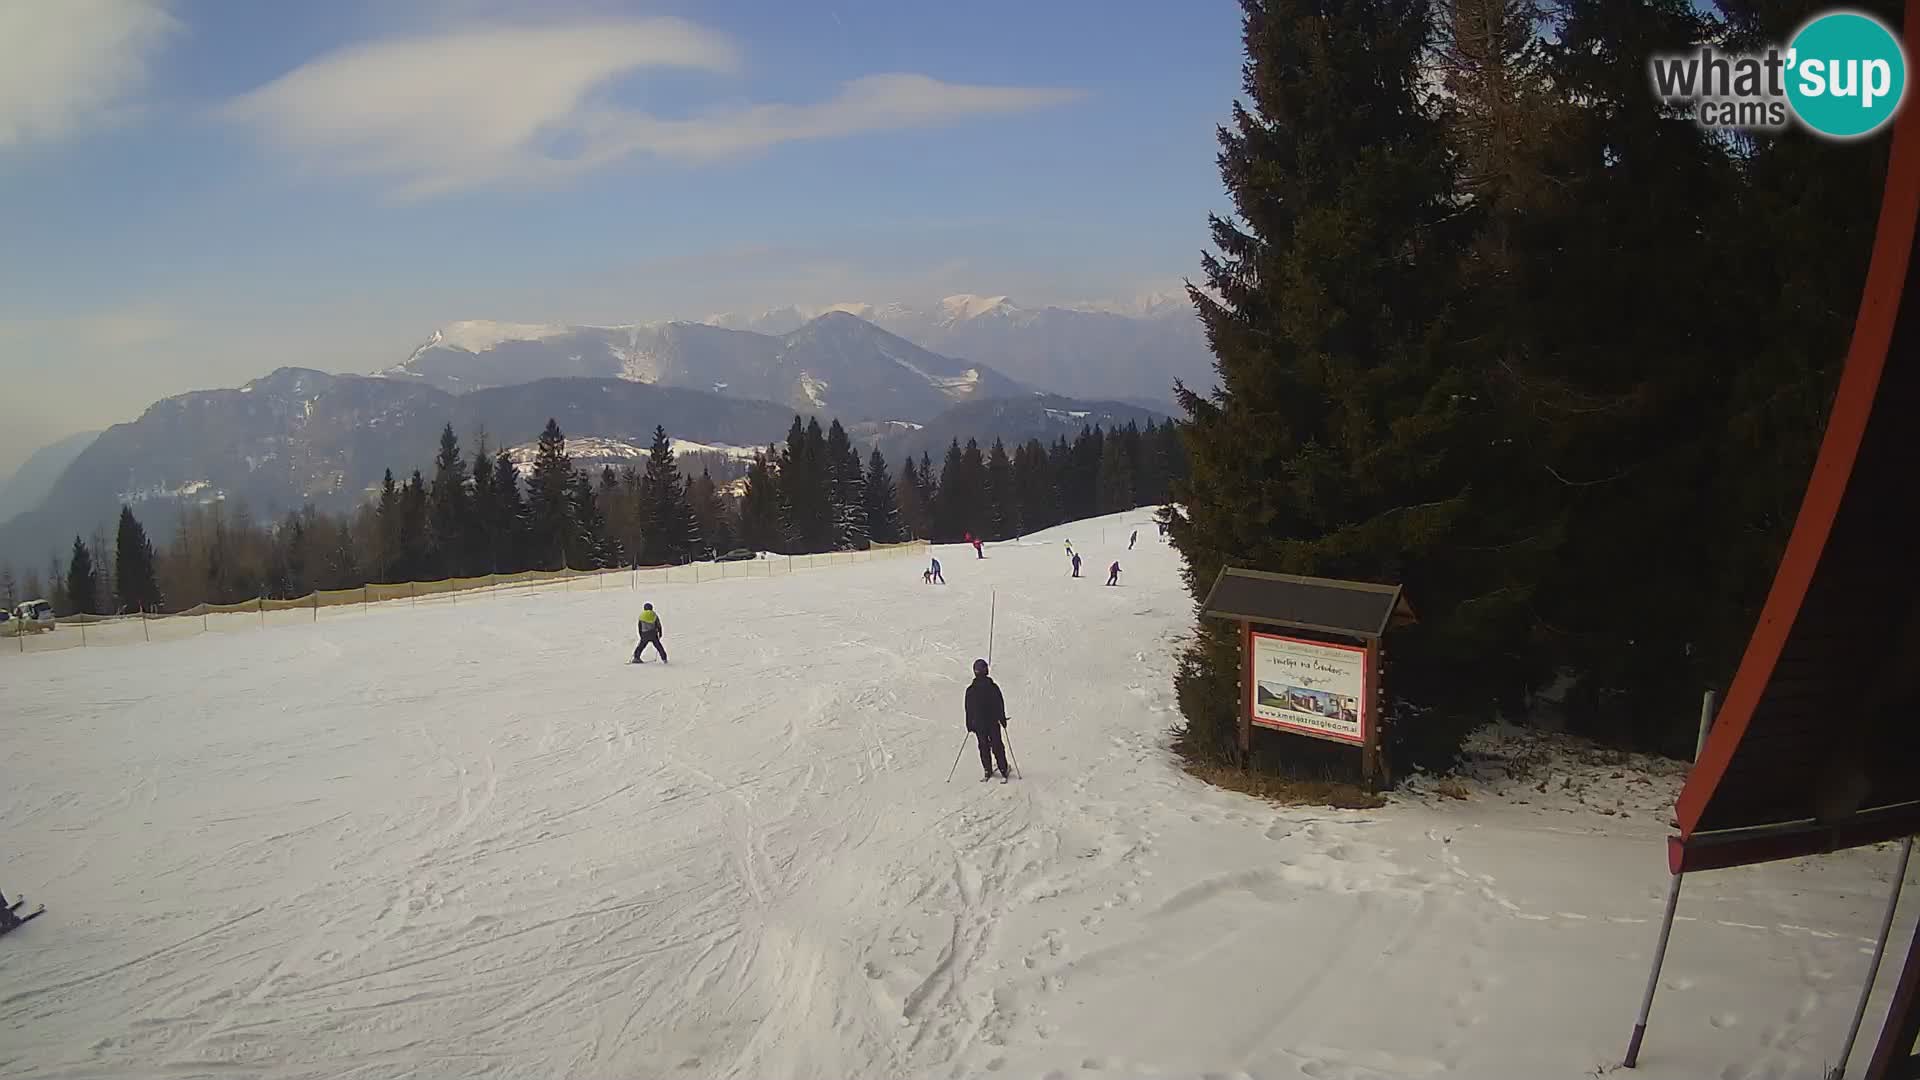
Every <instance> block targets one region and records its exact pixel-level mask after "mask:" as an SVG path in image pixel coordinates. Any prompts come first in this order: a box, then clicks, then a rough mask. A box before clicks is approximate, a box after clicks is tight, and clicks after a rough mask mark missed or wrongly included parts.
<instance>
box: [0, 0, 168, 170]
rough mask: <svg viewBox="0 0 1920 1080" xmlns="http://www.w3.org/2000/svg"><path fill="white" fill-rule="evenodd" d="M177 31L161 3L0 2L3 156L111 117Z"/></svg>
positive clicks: (129, 0) (0, 136)
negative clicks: (9, 150) (11, 148)
mask: <svg viewBox="0 0 1920 1080" xmlns="http://www.w3.org/2000/svg"><path fill="white" fill-rule="evenodd" d="M179 28H180V24H179V22H178V21H176V20H175V19H174V18H173V16H172V15H169V14H168V13H167V10H166V5H165V4H164V3H163V2H162V0H4V2H0V149H4V148H6V147H8V146H11V145H14V144H19V143H25V142H27V141H29V140H53V139H58V138H62V137H64V136H67V135H71V134H74V133H75V132H77V131H81V130H84V129H86V128H87V127H89V126H92V125H94V124H96V123H99V122H101V121H102V120H105V119H107V118H109V117H111V116H112V115H113V113H114V111H115V110H116V108H117V107H119V106H120V105H121V104H122V103H123V102H124V101H125V99H126V97H127V96H128V95H129V94H130V93H132V92H133V91H135V90H137V89H139V88H140V86H141V85H142V84H143V83H145V81H146V77H147V61H148V58H149V57H150V56H151V55H152V54H153V52H154V51H155V50H156V49H158V48H159V47H160V46H161V45H162V44H164V43H165V41H166V39H167V38H169V37H171V36H172V35H173V34H174V33H175V32H176V31H177V30H179Z"/></svg>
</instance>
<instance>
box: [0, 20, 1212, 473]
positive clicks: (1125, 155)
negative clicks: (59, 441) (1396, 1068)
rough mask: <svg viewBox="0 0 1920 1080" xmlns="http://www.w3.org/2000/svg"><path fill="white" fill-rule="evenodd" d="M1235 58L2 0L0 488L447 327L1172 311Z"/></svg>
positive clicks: (887, 35) (1069, 34) (982, 42)
mask: <svg viewBox="0 0 1920 1080" xmlns="http://www.w3.org/2000/svg"><path fill="white" fill-rule="evenodd" d="M1239 61H1240V53H1239V42H1238V10H1237V5H1235V4H1233V3H1231V2H1230V0H1193V2H1191V3H1178V4H1168V3H1164V2H1137V3H1112V2H1104V3H1094V2H1079V0H1071V2H1068V0H1045V2H1039V3H1034V2H1027V3H1002V2H998V0H976V2H974V3H970V4H967V5H939V6H936V5H931V4H923V3H913V2H910V0H909V2H901V0H890V2H889V0H820V2H803V3H776V2H760V0H755V2H741V3H711V4H697V3H642V2H628V3H614V2H610V0H556V2H548V3H517V4H516V3H506V2H501V0H414V2H373V0H366V2H360V0H337V2H333V3H326V4H280V3H271V4H262V3H255V2H252V0H176V2H165V0H9V2H8V3H7V4H4V5H0V206H4V207H6V209H5V210H4V211H0V379H4V381H5V385H6V386H7V387H8V388H9V392H8V393H7V394H5V395H0V475H3V474H4V472H5V471H6V470H7V469H10V468H11V467H12V465H13V464H15V463H17V461H18V460H19V458H20V457H21V456H23V455H24V453H26V452H27V451H30V450H31V449H32V448H34V447H36V446H38V445H41V444H43V443H45V442H48V441H50V440H51V439H53V438H55V437H57V436H59V435H61V434H64V433H66V432H68V431H72V430H78V429H81V428H85V427H94V426H103V425H105V424H108V423H113V422H117V421H121V420H126V419H131V418H132V417H133V416H135V415H137V414H138V412H139V411H140V409H141V408H143V407H144V406H145V405H146V404H148V403H149V402H151V401H152V400H154V399H155V398H158V397H161V396H165V395H167V394H172V393H178V392H181V391H184V390H189V389H197V388H203V387H210V386H225V385H237V384H238V383H240V382H243V381H245V380H246V379H249V378H253V377H255V376H258V375H261V374H264V373H265V372H267V371H269V370H271V369H272V368H274V367H277V366H281V365H284V364H301V365H307V366H313V367H318V368H322V369H325V370H334V371H369V370H373V369H376V368H378V367H382V366H385V365H386V364H389V363H392V362H395V361H397V360H399V359H402V358H404V356H405V354H406V352H407V351H408V350H409V349H410V348H411V347H412V346H413V345H414V344H416V343H417V342H418V341H420V340H421V339H423V338H424V337H425V336H426V335H427V334H428V333H429V332H430V331H431V330H432V329H433V328H434V327H435V326H436V325H439V324H442V323H445V322H449V321H453V320H457V319H464V318H486V319H501V320H509V321H528V322H554V321H581V322H630V321H637V320H646V319H655V318H669V317H676V318H677V317H688V318H701V317H704V316H707V315H709V314H713V313H715V312H720V311H748V310H758V309H763V308H767V307H773V306H778V305H782V304H788V303H799V304H826V303H833V302H838V301H845V300H864V301H872V302H886V301H891V300H907V301H930V300H933V299H936V298H938V297H940V296H943V295H947V294H949V293H954V292H978V293H1006V294H1010V295H1012V296H1013V297H1014V298H1015V299H1016V300H1021V301H1025V302H1034V303H1040V302H1072V301H1084V300H1118V299H1125V298H1127V297H1131V296H1134V295H1137V294H1139V293H1142V292H1146V291H1151V290H1155V289H1164V288H1167V287H1169V286H1171V285H1173V284H1176V283H1177V282H1178V280H1179V279H1180V278H1181V277H1182V276H1187V275H1192V274H1195V273H1197V269H1198V256H1199V252H1200V251H1201V250H1202V248H1203V247H1204V246H1205V243H1206V239H1207V237H1206V224H1205V218H1206V214H1207V213H1208V212H1209V211H1214V210H1221V209H1224V208H1225V205H1226V200H1225V196H1224V194H1223V192H1222V191H1221V188H1220V184H1219V179H1218V176H1217V174H1216V172H1215V168H1214V162H1213V154H1214V136H1213V130H1214V126H1215V125H1216V124H1218V123H1220V122H1221V121H1222V120H1224V119H1225V117H1226V116H1227V113H1228V110H1229V107H1230V104H1231V101H1232V99H1233V97H1234V95H1235V93H1236V92H1237V90H1238V80H1239V74H1238V69H1239Z"/></svg>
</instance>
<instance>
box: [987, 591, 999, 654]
mask: <svg viewBox="0 0 1920 1080" xmlns="http://www.w3.org/2000/svg"><path fill="white" fill-rule="evenodd" d="M999 609H1000V591H999V590H998V589H995V590H993V591H992V592H989V593H988V594H987V663H988V664H992V663H993V620H994V616H996V615H998V614H999Z"/></svg>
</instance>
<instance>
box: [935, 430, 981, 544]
mask: <svg viewBox="0 0 1920 1080" xmlns="http://www.w3.org/2000/svg"><path fill="white" fill-rule="evenodd" d="M965 471H966V454H965V451H963V450H961V449H960V440H959V439H958V438H957V437H956V438H955V439H954V440H953V441H952V442H951V443H949V444H948V445H947V456H946V460H945V461H943V462H942V463H941V465H940V486H939V488H938V492H937V494H936V495H935V496H934V498H933V500H932V502H933V537H932V539H933V540H934V542H936V543H942V544H950V543H954V542H956V541H958V540H959V539H960V537H961V535H962V534H963V532H964V531H965V529H966V525H965V522H966V520H967V516H968V513H969V512H970V511H971V510H972V509H973V507H972V506H971V505H969V504H968V503H967V494H968V492H967V485H966V480H965V479H964V478H963V475H962V474H963V473H964V472H965Z"/></svg>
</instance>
